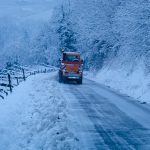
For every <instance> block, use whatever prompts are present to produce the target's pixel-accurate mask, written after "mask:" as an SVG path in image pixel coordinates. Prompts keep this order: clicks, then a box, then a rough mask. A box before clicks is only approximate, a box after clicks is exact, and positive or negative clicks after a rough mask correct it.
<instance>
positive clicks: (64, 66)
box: [59, 52, 83, 84]
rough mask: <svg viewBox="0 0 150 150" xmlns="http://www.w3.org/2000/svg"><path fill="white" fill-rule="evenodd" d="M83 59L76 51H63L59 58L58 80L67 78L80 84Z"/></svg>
mask: <svg viewBox="0 0 150 150" xmlns="http://www.w3.org/2000/svg"><path fill="white" fill-rule="evenodd" d="M82 76H83V60H82V59H81V56H80V53H78V52H63V53H62V56H61V59H60V68H59V82H67V81H68V80H74V81H77V83H78V84H82Z"/></svg>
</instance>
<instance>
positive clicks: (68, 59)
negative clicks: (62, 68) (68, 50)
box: [64, 55, 80, 61]
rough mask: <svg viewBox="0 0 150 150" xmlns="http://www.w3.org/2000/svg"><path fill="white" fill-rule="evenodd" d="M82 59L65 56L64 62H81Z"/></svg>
mask: <svg viewBox="0 0 150 150" xmlns="http://www.w3.org/2000/svg"><path fill="white" fill-rule="evenodd" d="M79 59H80V57H79V56H75V55H64V61H79Z"/></svg>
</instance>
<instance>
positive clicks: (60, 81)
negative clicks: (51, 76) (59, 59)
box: [59, 73, 62, 83]
mask: <svg viewBox="0 0 150 150" xmlns="http://www.w3.org/2000/svg"><path fill="white" fill-rule="evenodd" d="M59 83H62V75H61V73H59Z"/></svg>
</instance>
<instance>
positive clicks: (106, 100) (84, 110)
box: [62, 80, 150, 150]
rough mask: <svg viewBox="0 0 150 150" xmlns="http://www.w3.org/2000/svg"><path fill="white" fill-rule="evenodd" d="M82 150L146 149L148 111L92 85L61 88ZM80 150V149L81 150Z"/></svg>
mask: <svg viewBox="0 0 150 150" xmlns="http://www.w3.org/2000/svg"><path fill="white" fill-rule="evenodd" d="M62 89H63V91H64V93H66V94H65V95H66V99H67V100H68V103H69V108H70V115H71V116H72V117H73V118H72V119H73V120H78V127H76V126H75V125H74V128H76V133H78V134H79V135H80V139H81V141H82V142H81V143H83V145H82V149H85V150H87V149H94V150H95V149H97V150H102V149H104V150H105V149H113V150H117V149H120V150H122V149H127V150H130V149H141V150H146V149H147V150H149V149H150V120H149V115H150V107H149V106H144V105H142V104H140V103H138V102H136V101H134V100H132V99H130V98H128V97H126V96H122V95H120V94H117V93H115V92H113V91H111V90H110V89H109V88H106V87H104V86H102V85H99V84H97V83H95V82H93V81H90V80H85V82H84V84H83V85H75V84H69V85H63V88H62ZM83 147H84V148H83Z"/></svg>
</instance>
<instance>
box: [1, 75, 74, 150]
mask: <svg viewBox="0 0 150 150" xmlns="http://www.w3.org/2000/svg"><path fill="white" fill-rule="evenodd" d="M55 74H56V73H51V74H40V75H36V76H32V77H31V78H29V79H28V81H27V82H24V83H22V84H21V85H20V86H18V87H16V89H15V91H14V93H12V95H10V96H9V97H7V98H6V99H5V101H1V102H0V114H1V115H0V139H1V140H0V149H1V150H27V149H28V150H41V149H43V150H56V149H57V150H59V149H65V150H68V149H77V147H76V145H77V143H76V140H75V136H74V134H73V133H72V132H71V130H70V128H69V127H68V124H69V119H68V116H67V104H66V101H65V99H63V98H62V95H61V93H60V91H59V83H58V82H57V81H56V80H55Z"/></svg>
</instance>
